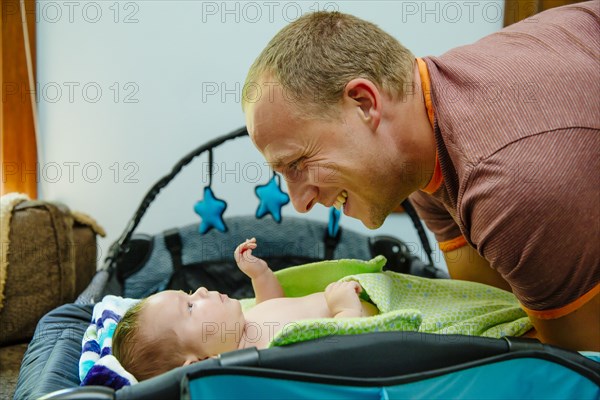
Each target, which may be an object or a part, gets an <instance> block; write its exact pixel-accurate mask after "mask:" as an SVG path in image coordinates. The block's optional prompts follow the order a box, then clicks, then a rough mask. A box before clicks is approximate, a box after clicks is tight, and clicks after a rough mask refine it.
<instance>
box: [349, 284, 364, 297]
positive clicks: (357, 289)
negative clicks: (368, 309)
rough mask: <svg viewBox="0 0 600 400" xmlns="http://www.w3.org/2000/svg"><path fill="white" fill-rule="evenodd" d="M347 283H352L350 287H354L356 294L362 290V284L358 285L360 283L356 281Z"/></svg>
mask: <svg viewBox="0 0 600 400" xmlns="http://www.w3.org/2000/svg"><path fill="white" fill-rule="evenodd" d="M349 283H351V284H352V288H353V289H354V291H355V292H356V294H360V292H362V290H363V289H362V286H360V283H358V282H356V281H350V282H349Z"/></svg>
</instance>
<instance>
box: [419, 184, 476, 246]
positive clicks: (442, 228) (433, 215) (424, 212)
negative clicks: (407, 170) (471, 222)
mask: <svg viewBox="0 0 600 400" xmlns="http://www.w3.org/2000/svg"><path fill="white" fill-rule="evenodd" d="M409 199H410V201H411V203H412V204H413V205H414V206H415V209H416V210H417V213H418V214H419V217H420V218H421V219H422V220H423V221H424V222H425V225H427V228H429V230H430V231H431V232H433V234H434V235H435V238H436V240H437V241H438V243H439V246H440V250H442V251H443V252H447V251H451V250H454V249H458V248H460V247H462V246H465V245H466V244H467V241H466V240H465V238H464V236H463V234H462V232H461V231H460V228H459V226H458V224H457V223H456V221H455V220H454V218H452V215H450V213H449V212H448V211H447V210H446V208H445V207H444V205H443V204H442V202H441V201H439V200H437V199H436V198H434V197H433V196H431V195H429V194H427V193H425V192H422V191H420V190H419V191H417V192H414V193H413V194H411V195H410V197H409Z"/></svg>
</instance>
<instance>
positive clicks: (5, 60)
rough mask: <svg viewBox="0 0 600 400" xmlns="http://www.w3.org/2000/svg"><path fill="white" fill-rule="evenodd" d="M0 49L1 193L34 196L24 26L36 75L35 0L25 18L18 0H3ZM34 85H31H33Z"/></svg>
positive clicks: (33, 147)
mask: <svg viewBox="0 0 600 400" xmlns="http://www.w3.org/2000/svg"><path fill="white" fill-rule="evenodd" d="M0 8H1V11H0V13H1V15H0V24H1V25H0V27H1V29H0V52H1V53H2V66H1V68H0V74H1V76H2V106H1V107H0V126H1V129H2V133H1V143H2V149H1V151H0V163H1V165H2V171H1V172H2V194H5V193H10V192H21V193H25V194H27V195H29V197H31V198H32V199H35V198H36V197H37V182H38V176H37V171H38V165H37V150H36V138H35V125H34V115H33V112H34V111H33V106H32V102H31V93H32V90H33V89H34V88H35V83H34V84H33V85H31V84H30V82H29V72H28V65H27V57H26V50H27V46H26V45H25V40H24V32H23V26H24V24H25V21H26V28H27V32H28V36H29V49H28V50H29V53H30V54H31V57H30V60H31V64H32V67H33V77H34V79H35V65H36V62H35V61H36V60H35V0H26V1H25V10H26V11H25V19H23V14H22V12H21V4H20V2H19V0H2V5H1V7H0ZM32 86H33V87H32Z"/></svg>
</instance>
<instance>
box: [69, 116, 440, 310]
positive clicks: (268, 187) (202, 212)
mask: <svg viewBox="0 0 600 400" xmlns="http://www.w3.org/2000/svg"><path fill="white" fill-rule="evenodd" d="M245 136H248V131H247V130H246V128H245V127H242V128H239V129H236V130H234V131H232V132H230V133H229V134H226V135H223V136H220V137H218V138H216V139H213V140H211V141H209V142H207V143H205V144H203V145H202V146H200V147H198V148H196V149H195V150H193V151H191V152H190V153H188V154H187V155H186V156H185V157H183V158H182V159H181V160H180V161H179V162H177V163H176V164H175V165H174V166H173V168H172V169H171V172H169V173H168V174H167V175H165V176H163V177H162V178H160V179H159V180H158V181H157V182H156V183H155V184H154V185H153V186H152V187H151V188H150V190H148V192H147V193H146V195H145V196H144V198H143V200H142V201H141V203H140V205H139V206H138V208H137V210H136V212H135V214H134V215H133V217H132V218H131V220H130V221H129V222H128V223H127V225H126V227H125V229H124V230H123V233H121V235H120V236H119V238H118V239H117V240H116V241H115V242H114V243H113V244H112V245H111V247H110V248H109V250H108V253H107V256H106V258H105V260H104V264H103V265H102V267H101V268H100V269H99V273H97V274H96V275H95V276H94V278H93V280H92V283H91V284H90V285H89V286H88V288H87V289H86V290H85V291H84V292H83V293H81V295H80V296H79V298H78V299H77V302H78V303H85V302H89V301H93V299H94V293H95V289H96V288H97V287H103V286H104V285H105V284H106V282H107V281H108V279H109V277H110V276H111V274H112V273H113V272H114V270H115V267H116V264H117V261H118V260H119V258H120V257H121V256H122V255H123V254H124V253H126V252H127V251H128V249H129V242H130V239H131V236H132V234H133V232H134V231H135V229H136V228H137V227H138V225H139V223H140V221H141V219H142V217H143V216H144V214H145V213H146V211H147V209H148V208H149V206H150V204H151V203H152V202H153V201H154V199H155V198H156V196H158V194H159V193H160V191H161V190H162V189H163V188H164V187H165V186H167V185H168V184H169V183H170V182H171V181H172V180H173V179H174V178H175V176H176V175H177V174H179V172H180V171H181V170H182V169H183V168H184V167H185V166H187V165H188V164H189V163H190V162H192V161H193V160H194V159H195V158H196V157H198V156H200V155H201V154H203V153H205V152H208V155H209V183H208V185H207V186H206V187H205V188H204V197H203V199H202V200H201V201H199V202H197V203H196V204H195V205H194V211H195V212H196V213H197V214H198V215H199V216H200V218H201V222H200V225H199V228H198V230H199V232H200V234H205V233H206V232H208V231H210V230H211V229H213V228H215V229H217V230H219V231H221V232H226V231H227V226H226V224H225V222H224V220H223V214H224V213H225V211H226V210H227V203H226V202H225V201H224V200H221V199H219V198H217V197H216V196H215V194H214V192H213V191H212V187H211V185H212V165H213V163H212V158H213V149H214V148H216V147H218V146H220V145H222V144H223V143H225V142H227V141H230V140H234V139H238V138H241V137H245ZM255 193H256V196H257V197H258V199H259V205H258V208H257V210H256V214H255V216H256V218H263V217H264V216H265V215H267V214H270V215H271V216H272V217H273V219H274V220H275V221H276V222H281V220H282V216H281V208H282V207H283V206H285V205H286V204H288V203H289V201H290V198H289V195H288V194H287V193H285V192H283V190H281V178H280V177H279V176H278V175H277V174H276V173H275V172H274V173H273V176H272V177H271V179H270V180H269V182H268V183H266V184H264V185H259V186H257V187H256V188H255ZM402 206H403V208H404V210H405V211H406V213H407V214H408V215H409V217H410V218H411V220H412V222H413V224H414V226H415V228H416V230H417V233H418V235H419V239H420V241H421V243H422V245H423V249H424V250H425V253H426V255H427V258H428V261H429V265H427V266H426V269H427V270H428V272H430V273H432V274H433V275H432V276H435V271H436V268H435V266H434V263H433V257H432V250H431V246H430V245H429V241H428V239H427V236H426V235H425V230H424V228H423V225H422V223H421V220H420V219H419V217H418V215H417V213H416V211H415V209H414V208H413V206H412V204H411V203H410V202H409V201H408V199H407V200H405V201H404V202H402ZM340 219H341V212H340V211H339V210H337V209H335V208H333V207H331V209H330V211H329V222H328V226H327V229H326V231H325V235H324V236H325V242H326V243H332V242H335V241H338V240H339V238H340V235H341V227H340ZM328 255H331V254H328Z"/></svg>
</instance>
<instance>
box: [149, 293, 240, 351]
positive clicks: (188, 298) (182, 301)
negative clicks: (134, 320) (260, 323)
mask: <svg viewBox="0 0 600 400" xmlns="http://www.w3.org/2000/svg"><path fill="white" fill-rule="evenodd" d="M142 313H143V314H142V315H143V320H142V321H141V324H142V326H143V327H144V330H145V332H147V333H148V335H150V337H158V336H162V335H167V334H170V335H171V334H173V333H174V335H175V337H173V340H179V341H180V343H182V344H183V347H184V348H185V349H187V350H189V351H190V352H193V353H194V354H196V355H202V354H210V355H213V354H219V353H222V352H224V351H230V350H234V349H235V348H237V343H239V340H240V339H241V333H242V330H243V328H244V315H243V313H242V309H241V305H240V302H239V301H237V300H234V299H230V298H229V297H227V296H226V295H224V294H220V293H219V292H214V291H208V290H207V289H206V288H204V287H201V288H199V289H198V290H196V292H194V293H192V294H187V293H184V292H182V291H174V290H167V291H164V292H160V293H157V294H155V295H153V296H151V297H150V298H149V299H148V301H147V303H146V305H145V306H144V308H143V311H142Z"/></svg>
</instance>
